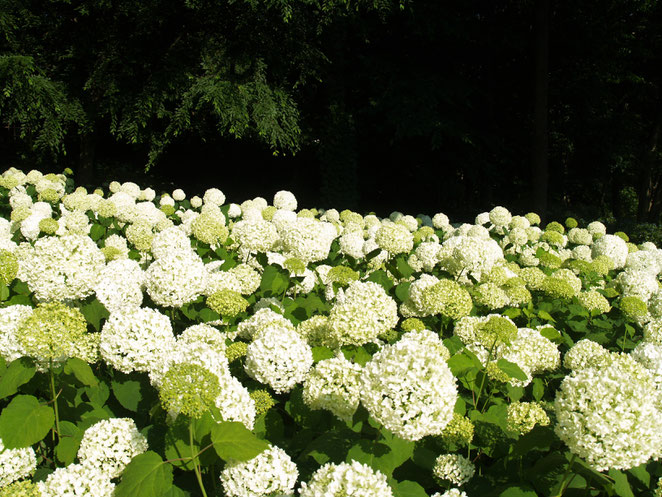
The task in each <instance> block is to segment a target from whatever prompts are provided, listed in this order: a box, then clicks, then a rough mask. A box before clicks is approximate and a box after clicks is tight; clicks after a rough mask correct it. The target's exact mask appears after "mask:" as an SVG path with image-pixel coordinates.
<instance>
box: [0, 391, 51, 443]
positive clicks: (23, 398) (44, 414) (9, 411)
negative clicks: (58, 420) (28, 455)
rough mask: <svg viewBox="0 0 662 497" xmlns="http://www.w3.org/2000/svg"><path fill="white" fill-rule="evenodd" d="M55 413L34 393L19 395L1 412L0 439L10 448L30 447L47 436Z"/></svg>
mask: <svg viewBox="0 0 662 497" xmlns="http://www.w3.org/2000/svg"><path fill="white" fill-rule="evenodd" d="M54 421H55V414H54V413H53V409H52V408H51V407H49V406H46V405H42V404H40V403H39V401H38V400H37V398H36V397H33V396H32V395H17V396H16V397H14V398H13V399H12V401H11V402H10V403H9V405H8V406H7V407H5V408H4V409H3V410H2V414H0V439H2V442H3V443H4V445H5V447H6V448H8V449H20V448H23V447H29V446H30V445H33V444H35V443H37V442H39V441H40V440H41V439H42V438H44V437H45V436H46V434H47V433H48V430H50V429H51V428H52V427H53V422H54Z"/></svg>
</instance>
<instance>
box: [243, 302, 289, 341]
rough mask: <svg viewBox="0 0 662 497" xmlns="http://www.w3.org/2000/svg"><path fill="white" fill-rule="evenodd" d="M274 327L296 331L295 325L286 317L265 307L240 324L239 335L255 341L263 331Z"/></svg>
mask: <svg viewBox="0 0 662 497" xmlns="http://www.w3.org/2000/svg"><path fill="white" fill-rule="evenodd" d="M274 327H276V328H287V329H290V330H294V325H293V324H292V323H291V322H290V321H289V320H288V319H287V318H286V317H284V316H283V315H282V314H278V313H277V312H275V311H273V310H272V309H271V308H269V307H265V308H263V309H259V310H258V311H256V312H255V313H254V314H253V315H252V316H251V317H250V318H248V319H246V320H244V321H242V322H241V323H239V325H238V326H237V334H238V335H239V336H240V337H241V338H247V339H253V338H256V337H257V336H258V335H259V334H261V333H262V331H263V330H265V329H267V328H274Z"/></svg>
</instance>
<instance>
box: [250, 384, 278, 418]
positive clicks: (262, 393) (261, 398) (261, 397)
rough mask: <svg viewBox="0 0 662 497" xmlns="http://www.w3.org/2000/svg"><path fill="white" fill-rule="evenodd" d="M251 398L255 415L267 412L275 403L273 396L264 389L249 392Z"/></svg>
mask: <svg viewBox="0 0 662 497" xmlns="http://www.w3.org/2000/svg"><path fill="white" fill-rule="evenodd" d="M250 395H251V399H253V401H254V402H255V415H256V416H259V415H260V414H262V413H264V412H267V411H268V410H269V409H271V408H272V407H273V406H275V405H276V401H275V400H274V398H273V397H272V396H271V395H270V394H269V392H267V391H266V390H255V391H253V392H251V394H250Z"/></svg>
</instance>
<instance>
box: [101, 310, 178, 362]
mask: <svg viewBox="0 0 662 497" xmlns="http://www.w3.org/2000/svg"><path fill="white" fill-rule="evenodd" d="M174 345H175V336H174V334H173V331H172V325H171V324H170V319H169V318H168V316H165V315H163V314H161V313H160V312H158V311H157V310H155V309H150V308H126V309H124V310H122V311H120V312H115V313H113V314H111V315H110V317H109V318H108V319H107V320H106V322H105V323H104V325H103V328H102V329H101V343H100V345H99V347H100V351H101V356H102V357H103V359H104V360H105V361H106V362H107V363H108V364H110V365H111V366H113V367H114V368H115V369H118V370H120V371H122V372H123V373H130V372H131V371H144V372H148V371H149V370H150V369H151V368H152V367H153V365H154V364H155V363H157V362H159V361H160V360H161V359H162V357H164V356H167V355H168V354H169V353H170V351H171V350H172V349H173V348H174Z"/></svg>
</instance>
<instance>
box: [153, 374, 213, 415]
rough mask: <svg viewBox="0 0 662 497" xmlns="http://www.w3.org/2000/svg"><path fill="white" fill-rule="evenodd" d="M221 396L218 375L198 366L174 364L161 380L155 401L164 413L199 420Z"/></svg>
mask: <svg viewBox="0 0 662 497" xmlns="http://www.w3.org/2000/svg"><path fill="white" fill-rule="evenodd" d="M220 393H221V385H220V382H219V380H218V376H216V375H215V374H214V373H212V372H211V371H209V370H208V369H207V368H204V367H202V366H199V365H198V364H189V363H186V362H183V363H178V364H174V365H173V366H171V367H170V369H168V371H167V372H166V374H165V375H164V377H163V381H162V383H161V389H160V390H159V399H160V400H161V405H163V408H164V409H165V410H168V411H170V410H172V411H175V412H177V413H182V414H184V415H186V416H190V417H191V418H200V417H202V415H203V414H204V413H205V412H207V411H208V410H209V408H210V407H212V406H214V405H215V403H216V398H217V397H218V396H219V395H220Z"/></svg>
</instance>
